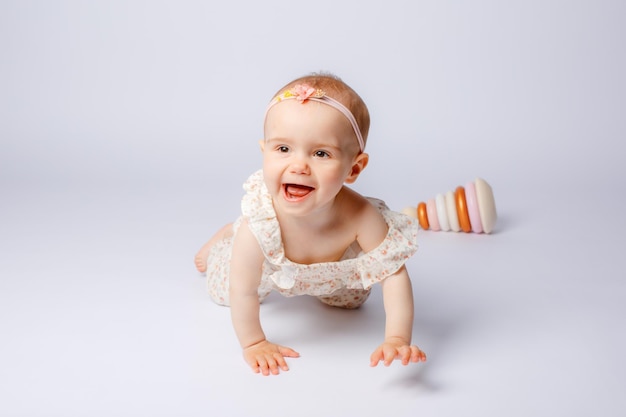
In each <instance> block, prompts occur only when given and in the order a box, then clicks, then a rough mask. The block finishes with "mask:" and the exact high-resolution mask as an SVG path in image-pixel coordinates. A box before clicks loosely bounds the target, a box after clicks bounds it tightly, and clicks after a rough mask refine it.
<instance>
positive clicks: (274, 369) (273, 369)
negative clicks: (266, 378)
mask: <svg viewBox="0 0 626 417" xmlns="http://www.w3.org/2000/svg"><path fill="white" fill-rule="evenodd" d="M267 366H268V367H269V368H270V372H271V373H272V375H278V373H279V370H278V363H277V362H276V359H274V358H273V357H271V358H268V360H267Z"/></svg>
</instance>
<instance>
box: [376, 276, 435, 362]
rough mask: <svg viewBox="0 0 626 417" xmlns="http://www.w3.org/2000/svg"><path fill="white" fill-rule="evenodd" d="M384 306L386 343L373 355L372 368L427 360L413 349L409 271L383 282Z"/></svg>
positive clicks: (417, 350) (421, 353) (411, 292)
mask: <svg viewBox="0 0 626 417" xmlns="http://www.w3.org/2000/svg"><path fill="white" fill-rule="evenodd" d="M381 285H382V287H383V303H384V306H385V314H386V320H385V341H384V342H383V343H382V344H381V345H380V346H379V347H378V348H376V350H375V351H374V353H372V355H371V357H370V365H371V366H376V365H378V362H380V361H381V360H382V361H383V363H384V364H385V366H389V365H391V362H393V361H394V360H395V359H399V360H401V361H402V364H403V365H407V364H408V363H409V362H420V361H425V360H426V354H424V352H422V351H421V350H420V349H419V348H418V347H417V346H415V345H411V334H412V331H413V290H412V287H411V280H410V279H409V274H408V273H407V271H406V268H405V267H404V266H403V267H402V268H401V269H400V270H399V271H398V272H396V273H395V274H393V275H392V276H390V277H388V278H386V279H385V280H384V281H383V282H382V284H381Z"/></svg>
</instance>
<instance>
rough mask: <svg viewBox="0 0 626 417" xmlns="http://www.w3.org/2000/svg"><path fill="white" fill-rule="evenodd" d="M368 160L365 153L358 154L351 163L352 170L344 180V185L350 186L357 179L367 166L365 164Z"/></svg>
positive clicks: (368, 157)
mask: <svg viewBox="0 0 626 417" xmlns="http://www.w3.org/2000/svg"><path fill="white" fill-rule="evenodd" d="M369 160H370V156H369V155H368V154H366V153H360V154H359V155H358V156H357V157H356V158H355V159H354V162H353V163H352V169H351V171H350V174H349V175H348V177H347V178H346V179H345V180H344V182H345V183H346V184H352V183H353V182H354V181H356V179H357V178H358V177H359V175H360V174H361V172H363V170H364V169H365V167H366V166H367V163H368V162H369Z"/></svg>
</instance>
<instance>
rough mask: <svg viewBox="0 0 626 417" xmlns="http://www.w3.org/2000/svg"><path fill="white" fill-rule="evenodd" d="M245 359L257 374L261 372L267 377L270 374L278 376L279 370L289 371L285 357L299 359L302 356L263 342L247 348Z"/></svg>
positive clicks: (244, 352)
mask: <svg viewBox="0 0 626 417" xmlns="http://www.w3.org/2000/svg"><path fill="white" fill-rule="evenodd" d="M243 357H244V359H245V360H246V362H247V363H248V365H250V367H251V368H252V370H253V371H254V372H255V373H257V374H258V373H259V372H261V373H262V374H263V375H266V376H267V375H269V374H270V373H272V375H278V373H279V368H280V369H282V370H283V371H288V370H289V367H288V366H287V362H285V357H289V358H298V357H300V354H299V353H298V352H296V351H295V350H293V349H291V348H288V347H285V346H280V345H276V344H274V343H271V342H268V341H267V340H263V341H262V342H259V343H255V344H254V345H252V346H248V347H247V348H245V349H244V350H243Z"/></svg>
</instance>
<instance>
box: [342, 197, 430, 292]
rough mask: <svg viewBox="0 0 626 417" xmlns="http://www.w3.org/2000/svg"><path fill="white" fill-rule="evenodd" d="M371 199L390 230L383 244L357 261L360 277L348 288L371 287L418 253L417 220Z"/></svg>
mask: <svg viewBox="0 0 626 417" xmlns="http://www.w3.org/2000/svg"><path fill="white" fill-rule="evenodd" d="M368 200H369V201H370V202H371V203H372V204H373V205H374V206H375V207H376V208H377V209H378V210H379V211H380V213H381V214H382V215H383V217H384V219H385V221H386V222H387V226H388V227H389V230H388V232H387V236H386V237H385V239H384V240H383V241H382V242H381V243H380V245H378V246H377V247H376V248H375V249H373V250H371V251H369V252H367V253H363V254H361V255H359V256H358V257H356V258H355V259H353V261H354V263H355V268H356V276H354V277H353V278H352V279H350V280H349V281H348V282H346V286H347V287H348V288H365V289H367V288H369V287H371V286H372V285H374V284H376V283H378V282H380V281H382V280H384V279H385V278H387V277H389V276H390V275H393V274H394V273H396V272H397V271H398V270H399V269H400V268H402V266H403V265H404V264H405V263H406V261H407V260H408V259H409V258H410V257H411V256H413V255H414V254H415V252H416V251H417V231H418V223H417V221H416V220H415V219H413V218H411V217H409V216H407V215H405V214H402V213H398V212H395V211H391V210H390V209H389V208H388V207H387V206H386V205H385V203H384V202H383V201H381V200H378V199H375V198H368Z"/></svg>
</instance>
